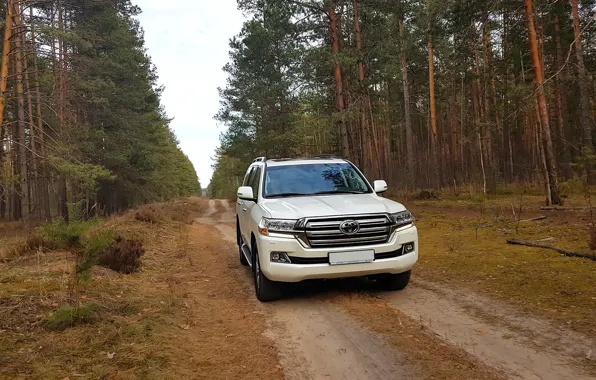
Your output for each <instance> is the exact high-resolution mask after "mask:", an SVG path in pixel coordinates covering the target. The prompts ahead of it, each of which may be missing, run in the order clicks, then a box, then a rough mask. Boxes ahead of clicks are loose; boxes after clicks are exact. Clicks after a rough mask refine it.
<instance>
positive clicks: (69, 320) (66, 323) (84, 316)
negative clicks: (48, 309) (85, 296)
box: [44, 304, 97, 330]
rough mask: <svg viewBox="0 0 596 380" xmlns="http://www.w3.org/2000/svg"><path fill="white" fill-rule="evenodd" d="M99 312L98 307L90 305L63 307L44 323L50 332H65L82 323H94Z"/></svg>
mask: <svg viewBox="0 0 596 380" xmlns="http://www.w3.org/2000/svg"><path fill="white" fill-rule="evenodd" d="M96 311H97V305H95V304H88V305H84V306H80V307H72V306H62V307H61V308H59V309H58V310H56V311H55V312H53V313H52V314H50V315H48V317H47V318H46V319H45V321H44V326H45V327H46V328H47V329H49V330H64V329H65V328H67V327H72V326H75V325H77V324H80V323H90V322H92V321H93V319H94V317H95V315H96Z"/></svg>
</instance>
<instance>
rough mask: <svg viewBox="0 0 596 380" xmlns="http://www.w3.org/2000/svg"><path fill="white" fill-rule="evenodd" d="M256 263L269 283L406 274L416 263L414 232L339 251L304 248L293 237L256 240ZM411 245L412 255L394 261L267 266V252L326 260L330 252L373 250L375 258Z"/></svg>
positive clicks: (412, 228) (408, 230) (402, 231)
mask: <svg viewBox="0 0 596 380" xmlns="http://www.w3.org/2000/svg"><path fill="white" fill-rule="evenodd" d="M257 240H258V242H257V244H258V247H259V260H260V263H261V270H262V271H263V273H264V274H265V276H267V278H268V279H270V280H272V281H279V282H300V281H304V280H313V279H326V278H347V277H361V276H369V275H374V274H398V273H403V272H406V271H408V270H410V269H412V267H413V266H414V264H416V262H417V261H418V249H419V248H418V230H417V229H416V227H415V226H409V227H405V228H403V229H399V230H397V231H395V232H394V233H393V234H392V235H391V238H390V239H389V241H388V242H387V243H384V244H377V245H368V246H358V247H341V248H318V249H313V248H305V247H303V245H302V244H300V242H298V240H297V239H296V238H294V237H280V236H259V237H258V238H257ZM412 242H413V243H414V247H415V249H414V251H413V252H410V253H407V254H403V255H401V256H398V257H394V258H388V259H376V260H375V261H373V262H371V263H362V264H347V265H330V264H328V263H325V264H286V263H275V262H271V259H270V257H271V252H285V253H287V254H288V256H292V257H298V258H305V259H312V258H324V257H328V255H329V253H330V252H346V251H360V250H374V251H375V253H376V254H382V253H388V252H394V251H398V250H400V249H401V248H402V245H403V244H406V243H412Z"/></svg>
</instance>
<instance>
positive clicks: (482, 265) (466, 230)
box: [408, 195, 596, 337]
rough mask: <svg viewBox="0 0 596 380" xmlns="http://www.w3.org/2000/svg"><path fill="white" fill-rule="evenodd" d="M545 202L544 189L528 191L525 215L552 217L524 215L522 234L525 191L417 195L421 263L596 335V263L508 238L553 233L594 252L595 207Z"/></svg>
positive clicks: (559, 241)
mask: <svg viewBox="0 0 596 380" xmlns="http://www.w3.org/2000/svg"><path fill="white" fill-rule="evenodd" d="M542 202H543V199H542V197H540V196H529V195H526V196H524V197H523V198H522V205H523V207H522V215H521V218H520V219H529V218H531V217H535V216H538V215H546V216H547V218H546V219H545V220H541V221H535V222H520V223H519V228H518V229H517V233H516V225H517V222H516V218H514V216H513V212H512V209H516V210H519V207H518V206H519V196H499V197H496V198H492V199H486V200H482V201H478V200H474V199H470V198H463V199H462V198H459V199H457V198H455V199H444V198H441V199H438V200H434V201H413V202H409V203H408V207H409V208H410V209H411V210H412V211H413V213H414V215H415V216H416V219H417V226H418V229H419V236H420V247H421V255H420V262H419V265H418V266H417V268H416V269H415V270H416V272H417V275H421V276H424V277H426V278H428V279H431V280H432V281H435V282H439V283H441V282H443V283H446V284H447V285H449V286H451V287H453V288H461V287H467V288H469V289H471V290H474V291H479V292H481V293H484V294H487V295H490V296H491V297H494V298H497V299H500V300H503V301H506V302H509V303H512V304H514V305H517V306H519V307H520V308H521V309H523V310H525V311H527V312H531V313H533V314H536V315H540V316H543V317H547V318H549V319H551V320H554V321H557V322H559V323H561V324H564V325H566V326H569V327H571V328H573V329H575V330H577V331H580V332H583V333H585V334H587V335H589V336H592V337H596V327H595V326H594V325H593V316H594V315H595V314H596V263H594V262H592V261H589V260H586V259H580V258H568V257H562V256H560V255H559V254H557V253H556V252H552V251H549V250H544V249H538V248H528V247H520V246H512V245H508V244H507V243H506V240H507V239H508V238H518V239H525V240H540V239H545V238H549V239H551V240H552V241H549V242H548V244H551V245H555V246H558V247H561V248H567V249H570V250H580V251H587V252H589V251H590V249H589V246H588V245H589V241H590V228H589V225H590V217H589V213H588V212H584V211H573V212H547V211H541V210H540V209H539V208H540V206H541V205H542ZM567 204H569V205H572V206H582V205H583V206H585V200H584V199H583V198H582V197H571V198H568V199H567ZM516 212H517V214H519V212H518V211H516Z"/></svg>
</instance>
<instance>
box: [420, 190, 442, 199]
mask: <svg viewBox="0 0 596 380" xmlns="http://www.w3.org/2000/svg"><path fill="white" fill-rule="evenodd" d="M416 199H417V200H430V199H439V195H438V194H437V192H436V191H435V190H422V191H421V192H420V193H418V195H417V196H416Z"/></svg>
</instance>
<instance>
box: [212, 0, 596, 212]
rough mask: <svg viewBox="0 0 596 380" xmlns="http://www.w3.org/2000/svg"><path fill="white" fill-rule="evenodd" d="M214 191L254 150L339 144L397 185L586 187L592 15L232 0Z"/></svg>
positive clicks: (427, 4) (292, 152) (416, 4)
mask: <svg viewBox="0 0 596 380" xmlns="http://www.w3.org/2000/svg"><path fill="white" fill-rule="evenodd" d="M238 4H239V7H240V8H241V9H242V11H243V12H244V13H245V14H246V15H247V17H248V19H247V21H246V22H245V24H244V26H243V29H242V31H241V33H240V34H239V35H237V36H236V37H235V38H233V39H232V40H231V41H230V61H229V63H228V64H227V65H226V66H225V68H224V70H225V71H226V72H227V74H228V83H227V85H226V86H225V88H222V89H221V90H220V93H221V99H222V100H221V110H220V112H219V113H218V114H217V116H216V118H217V120H219V122H220V123H221V124H223V125H225V126H227V127H228V129H227V130H226V132H225V133H223V134H222V136H221V147H220V149H219V150H218V152H217V156H216V157H215V158H216V161H215V164H214V169H215V174H214V176H213V179H212V182H211V185H210V190H211V193H212V194H214V195H215V196H218V197H224V196H225V197H228V196H233V194H234V192H235V190H236V187H237V186H238V184H239V182H240V181H241V178H242V176H243V174H244V172H245V170H246V167H247V165H248V164H249V163H250V162H251V160H252V159H253V158H254V157H257V156H267V157H278V158H279V157H295V156H312V155H317V154H335V155H340V156H343V157H346V158H349V159H350V160H352V161H353V162H354V163H355V164H356V165H357V166H359V167H360V168H362V169H363V171H364V172H365V174H366V175H367V177H368V178H369V179H370V180H374V179H379V178H382V179H386V180H387V182H388V183H389V186H390V187H392V188H394V189H409V190H413V189H442V188H449V189H455V190H456V191H457V189H462V188H466V187H468V186H471V187H473V188H474V189H477V191H478V192H480V193H484V194H492V193H496V192H497V191H502V190H503V189H505V188H507V187H511V185H520V184H521V185H524V186H526V185H527V186H533V187H534V188H538V189H541V190H540V191H541V192H543V193H544V194H545V195H546V202H547V203H548V204H560V203H562V201H563V198H564V196H565V194H566V192H568V191H570V189H573V188H577V187H578V186H583V187H584V188H585V186H590V185H593V184H594V183H596V166H595V158H596V156H595V155H594V143H593V138H594V121H595V118H596V107H595V104H596V98H595V96H596V88H595V81H594V74H595V73H596V18H595V14H594V12H595V11H596V9H595V3H594V1H591V0H589V1H581V0H570V1H568V0H554V1H553V0H525V1H513V0H491V1H477V0H448V1H444V0H442V1H441V0H399V1H398V0H353V1H348V0H325V1H323V0H292V1H284V0H240V1H238Z"/></svg>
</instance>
